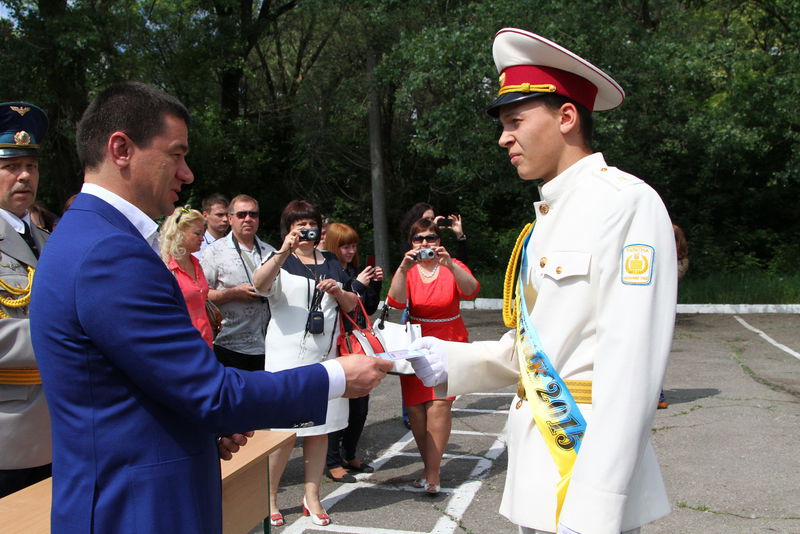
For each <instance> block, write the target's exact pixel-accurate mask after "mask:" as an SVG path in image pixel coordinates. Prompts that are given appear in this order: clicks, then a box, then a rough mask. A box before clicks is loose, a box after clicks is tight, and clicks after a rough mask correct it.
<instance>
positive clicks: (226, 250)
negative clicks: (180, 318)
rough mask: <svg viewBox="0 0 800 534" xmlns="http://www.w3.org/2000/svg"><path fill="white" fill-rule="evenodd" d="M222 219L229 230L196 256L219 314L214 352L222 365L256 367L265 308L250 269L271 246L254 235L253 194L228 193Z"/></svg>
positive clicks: (260, 360) (259, 363)
mask: <svg viewBox="0 0 800 534" xmlns="http://www.w3.org/2000/svg"><path fill="white" fill-rule="evenodd" d="M228 222H229V223H230V227H231V232H230V233H229V234H228V235H227V236H225V237H224V238H222V239H218V240H217V241H214V242H213V243H211V244H210V245H209V246H207V247H206V248H205V250H204V251H203V258H202V261H201V264H202V266H203V272H204V273H205V275H206V280H207V281H208V287H209V292H208V298H209V299H210V300H211V302H213V303H214V304H216V305H217V306H219V309H220V310H221V311H222V315H223V320H222V330H221V331H220V333H219V335H218V336H217V337H216V339H215V340H214V353H215V354H216V355H217V359H218V360H219V361H220V363H222V364H223V365H227V366H229V367H236V368H238V369H244V370H246V371H261V370H263V369H264V336H265V335H266V329H267V323H268V322H269V319H270V313H269V303H268V302H267V299H265V298H262V297H260V296H259V295H258V294H257V293H256V291H255V289H254V288H253V282H252V280H253V271H255V270H256V268H257V267H258V266H259V265H261V260H262V259H263V258H266V257H268V256H269V255H270V254H271V253H272V252H273V251H274V250H275V248H274V247H273V246H272V245H269V244H267V243H265V242H263V241H261V240H260V239H259V238H258V236H256V232H258V222H259V212H258V201H257V200H256V199H254V198H253V197H251V196H248V195H239V196H236V197H234V198H233V200H231V203H230V204H229V205H228Z"/></svg>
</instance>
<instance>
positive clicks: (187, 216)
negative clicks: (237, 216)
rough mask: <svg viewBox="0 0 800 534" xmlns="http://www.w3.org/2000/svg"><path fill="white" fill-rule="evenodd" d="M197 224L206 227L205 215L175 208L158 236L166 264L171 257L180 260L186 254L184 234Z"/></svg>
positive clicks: (162, 257)
mask: <svg viewBox="0 0 800 534" xmlns="http://www.w3.org/2000/svg"><path fill="white" fill-rule="evenodd" d="M196 222H200V223H203V225H204V226H205V223H206V220H205V218H204V217H203V214H202V213H200V212H199V211H197V210H193V209H187V208H175V211H173V212H172V215H170V216H169V217H167V218H166V219H164V222H163V223H162V224H161V231H160V233H159V236H158V244H159V248H160V249H161V259H162V260H164V263H168V262H169V257H170V256H172V257H173V258H179V257H181V256H183V255H184V254H186V249H185V248H183V246H182V245H183V233H184V232H185V231H186V230H187V229H188V228H189V227H190V226H191V225H192V224H194V223H196Z"/></svg>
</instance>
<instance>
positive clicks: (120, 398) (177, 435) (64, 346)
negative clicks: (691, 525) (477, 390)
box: [31, 82, 391, 533]
mask: <svg viewBox="0 0 800 534" xmlns="http://www.w3.org/2000/svg"><path fill="white" fill-rule="evenodd" d="M188 123H189V113H188V112H187V110H186V108H185V107H184V106H183V105H182V104H181V103H180V102H179V101H178V100H176V99H175V98H173V97H171V96H169V95H167V94H166V93H163V92H162V91H159V90H157V89H154V88H152V87H149V86H146V85H144V84H140V83H135V82H125V83H122V84H117V85H115V86H112V87H110V88H108V89H106V90H105V91H103V92H102V93H100V94H99V95H98V96H97V97H96V98H95V100H94V101H93V102H92V103H91V104H90V105H89V107H88V108H87V110H86V111H85V113H84V115H83V118H82V119H81V121H80V123H79V124H78V130H77V136H76V137H77V148H78V154H79V156H80V158H81V162H82V164H83V167H84V181H85V183H84V186H83V189H82V192H81V194H80V195H78V197H77V198H76V200H75V202H74V203H73V204H72V206H71V208H70V210H69V211H68V212H67V213H66V215H65V216H64V217H63V219H62V220H61V222H60V223H59V225H58V229H57V230H56V232H54V234H53V236H52V237H51V239H50V241H49V244H48V248H47V249H46V250H45V252H44V254H42V257H41V259H40V261H39V269H38V271H37V274H36V280H35V282H34V288H33V296H32V303H31V331H32V337H33V344H34V348H35V350H36V354H37V359H38V360H39V366H40V370H41V375H42V380H43V383H44V388H45V394H46V395H47V399H48V404H49V406H50V411H51V419H52V430H53V509H52V520H51V521H52V531H53V532H54V533H76V532H80V533H88V532H115V533H128V532H130V533H134V532H140V533H141V532H148V533H161V532H163V533H174V532H203V533H206V532H210V533H215V532H220V531H221V499H220V492H221V489H220V488H221V485H220V470H219V460H218V458H219V455H220V454H222V455H223V456H227V455H228V454H229V453H228V452H227V451H225V450H222V451H221V450H220V448H219V443H218V442H219V439H220V438H219V436H220V435H223V434H231V433H236V432H242V431H245V430H250V429H254V428H267V427H292V426H301V425H303V426H305V425H313V424H319V423H321V422H323V421H324V420H325V416H326V413H325V412H326V405H327V400H328V399H329V398H333V397H337V396H342V395H343V396H346V397H358V396H362V395H364V394H366V393H367V392H368V391H369V390H371V389H372V388H373V387H374V386H375V385H377V384H378V383H379V382H380V380H381V379H382V378H383V377H384V376H385V375H386V371H388V370H389V368H390V367H391V364H390V362H385V361H381V360H378V359H375V358H367V357H348V358H339V359H337V360H335V361H328V362H325V363H324V364H316V365H312V366H306V367H302V368H299V369H293V370H289V371H285V372H281V373H267V372H263V371H256V372H247V371H240V370H238V369H234V368H230V367H223V366H222V365H220V364H219V363H218V362H217V359H216V358H215V357H214V353H213V352H212V351H211V349H209V348H208V345H207V344H206V343H205V342H204V341H203V340H202V338H201V337H200V335H199V334H198V332H197V331H196V330H195V329H194V327H193V326H192V323H191V321H190V319H189V315H188V313H187V311H186V307H185V303H184V300H183V297H182V295H181V291H180V289H179V288H178V285H177V283H176V282H175V278H174V277H173V276H172V275H171V274H170V272H169V271H168V270H167V269H166V267H165V266H164V264H163V262H162V261H161V259H160V258H159V257H158V255H157V254H156V253H155V252H154V250H153V248H152V247H153V242H152V240H153V237H154V236H155V231H156V225H155V223H154V222H153V220H152V219H153V218H155V217H158V216H160V215H166V214H168V213H171V212H172V210H173V204H174V203H175V201H176V200H178V193H179V192H180V189H181V187H182V186H183V185H185V184H189V183H191V182H192V181H193V180H194V177H193V175H192V172H191V170H190V169H189V167H188V165H187V164H186V160H185V157H186V154H187V153H188V151H189V143H188ZM240 440H241V436H240V435H238V437H237V440H236V441H240ZM223 443H227V444H228V445H229V448H230V449H237V448H238V447H237V446H236V443H234V442H232V441H229V440H227V441H223Z"/></svg>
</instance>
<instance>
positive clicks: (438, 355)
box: [408, 337, 447, 387]
mask: <svg viewBox="0 0 800 534" xmlns="http://www.w3.org/2000/svg"><path fill="white" fill-rule="evenodd" d="M408 350H416V351H419V352H422V353H423V354H424V356H423V357H421V358H414V359H409V360H408V361H409V363H410V364H411V367H413V368H414V373H415V374H416V375H417V377H419V379H420V380H422V383H423V384H425V385H426V386H427V387H432V386H438V385H439V384H444V383H445V382H447V352H446V351H445V349H444V344H443V343H442V342H441V340H439V339H437V338H435V337H421V338H419V339H417V340H416V341H414V342H413V343H411V345H409V346H408Z"/></svg>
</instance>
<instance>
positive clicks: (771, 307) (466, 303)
mask: <svg viewBox="0 0 800 534" xmlns="http://www.w3.org/2000/svg"><path fill="white" fill-rule="evenodd" d="M461 309H462V310H502V309H503V299H484V298H478V299H475V300H474V301H470V300H463V301H461ZM678 313H719V314H735V313H800V304H678Z"/></svg>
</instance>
